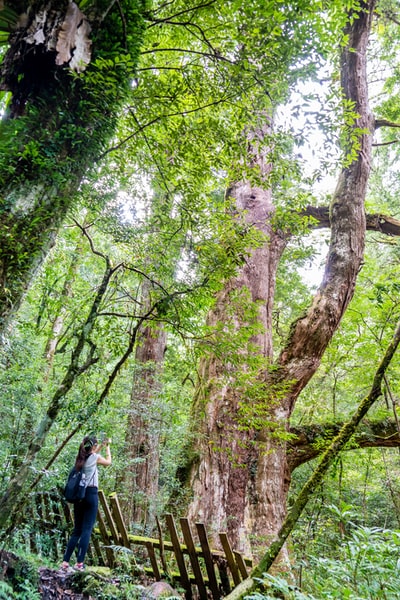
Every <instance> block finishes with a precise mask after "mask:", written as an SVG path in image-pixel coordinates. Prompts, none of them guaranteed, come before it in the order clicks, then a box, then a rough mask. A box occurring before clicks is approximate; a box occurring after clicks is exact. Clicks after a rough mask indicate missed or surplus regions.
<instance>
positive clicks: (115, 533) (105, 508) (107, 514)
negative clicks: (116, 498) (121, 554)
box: [99, 490, 121, 544]
mask: <svg viewBox="0 0 400 600" xmlns="http://www.w3.org/2000/svg"><path fill="white" fill-rule="evenodd" d="M99 500H100V504H101V507H102V509H103V512H104V517H105V520H106V523H107V525H108V527H109V529H110V532H111V537H112V539H113V541H114V543H115V544H120V543H121V540H120V538H119V535H118V530H117V528H116V526H115V523H114V519H113V518H112V514H111V511H110V507H109V506H108V504H107V500H106V497H105V495H104V492H103V491H102V490H99Z"/></svg>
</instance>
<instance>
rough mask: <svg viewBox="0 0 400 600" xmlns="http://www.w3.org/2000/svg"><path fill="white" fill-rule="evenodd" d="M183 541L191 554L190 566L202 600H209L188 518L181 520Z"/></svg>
mask: <svg viewBox="0 0 400 600" xmlns="http://www.w3.org/2000/svg"><path fill="white" fill-rule="evenodd" d="M180 523H181V529H182V533H183V539H184V540H185V543H186V547H187V549H188V552H189V559H190V564H191V565H192V569H193V573H194V576H195V579H196V585H197V588H198V590H199V595H200V598H201V600H207V590H206V586H205V585H204V581H203V573H202V572H201V569H200V563H199V559H198V558H197V553H196V547H195V544H194V540H193V536H192V532H191V530H190V525H189V520H188V519H186V518H181V519H180Z"/></svg>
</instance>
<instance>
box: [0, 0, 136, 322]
mask: <svg viewBox="0 0 400 600" xmlns="http://www.w3.org/2000/svg"><path fill="white" fill-rule="evenodd" d="M4 5H5V7H6V8H7V7H9V8H11V9H14V10H17V11H19V17H18V20H17V22H16V23H15V29H14V31H13V33H12V34H11V35H10V38H9V49H8V51H7V53H6V55H5V58H4V60H3V64H2V66H1V70H0V89H2V90H7V91H10V92H11V94H12V99H11V102H10V108H9V111H8V113H7V115H6V117H7V118H4V119H3V121H2V122H1V124H0V136H1V141H0V331H4V328H5V327H6V325H7V323H8V321H9V319H10V317H11V316H12V315H13V314H14V313H15V311H16V310H17V309H18V307H19V305H20V302H21V300H22V298H23V296H24V293H25V291H26V290H27V288H28V287H29V284H30V281H31V279H32V277H33V274H34V272H35V270H36V269H37V267H38V266H39V265H40V264H41V262H42V260H43V257H44V256H45V255H46V253H47V251H48V249H49V248H50V247H51V245H52V244H53V242H54V239H55V235H56V233H57V229H58V227H59V225H60V223H61V222H62V220H63V219H64V217H65V215H66V213H67V211H68V210H69V208H70V207H71V206H72V204H73V201H74V196H75V194H76V192H77V189H78V186H79V182H80V180H81V178H82V176H83V174H84V173H85V171H86V170H87V169H88V168H89V167H90V166H92V165H93V163H94V162H95V161H96V160H97V159H98V157H99V155H100V154H101V152H102V151H103V150H104V147H105V144H106V143H107V141H108V139H109V138H110V136H111V134H112V133H113V131H114V128H115V124H116V118H117V114H118V111H119V109H120V107H121V105H122V103H123V101H124V99H125V98H126V97H127V94H128V93H129V90H130V85H129V82H130V79H131V77H132V66H131V65H132V61H133V62H136V59H137V56H138V48H139V44H140V40H141V35H142V29H143V24H142V18H141V12H142V10H143V8H142V4H141V0H122V1H121V2H118V3H116V2H111V3H110V2H107V1H106V0H99V2H96V4H95V7H96V8H92V9H90V10H88V13H87V14H83V13H82V12H81V11H80V10H79V8H78V7H77V5H76V4H75V2H69V1H68V0H36V1H34V0H30V1H29V0H26V1H25V2H22V1H21V2H18V3H17V4H16V5H15V3H14V2H12V1H10V0H9V1H7V0H6V1H5V3H4ZM121 12H123V14H124V19H122V18H121ZM93 40H95V41H94V43H93V47H92V42H93ZM124 45H125V47H124ZM117 56H118V57H122V61H124V60H126V61H127V63H128V62H129V66H128V64H126V66H125V65H124V62H122V63H120V68H118V69H117V68H115V69H114V70H112V71H110V69H109V66H107V75H106V72H105V71H104V66H103V67H102V66H101V64H102V63H101V60H102V58H104V57H106V58H107V60H108V61H110V60H113V58H114V57H117ZM124 57H129V60H128V58H126V59H124ZM72 71H76V72H78V73H79V77H78V76H76V75H75V76H73V75H72Z"/></svg>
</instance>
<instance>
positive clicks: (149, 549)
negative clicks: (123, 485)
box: [27, 490, 252, 600]
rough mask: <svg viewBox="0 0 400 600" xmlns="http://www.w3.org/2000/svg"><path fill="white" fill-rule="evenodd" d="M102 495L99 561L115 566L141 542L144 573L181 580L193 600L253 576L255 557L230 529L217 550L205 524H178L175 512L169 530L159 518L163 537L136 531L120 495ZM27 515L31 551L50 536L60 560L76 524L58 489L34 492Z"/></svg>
mask: <svg viewBox="0 0 400 600" xmlns="http://www.w3.org/2000/svg"><path fill="white" fill-rule="evenodd" d="M99 500H100V502H99V511H98V518H97V525H96V528H95V535H93V536H92V538H91V546H90V555H91V556H92V558H93V559H95V558H97V562H98V563H100V564H105V565H108V566H110V567H112V566H114V565H115V562H116V557H117V553H118V551H120V550H121V548H126V549H129V551H131V552H132V556H133V557H135V554H138V549H137V550H136V551H135V547H138V546H139V547H141V548H142V551H141V552H140V554H141V555H142V557H143V563H144V566H143V570H144V571H145V573H147V575H149V576H150V577H154V579H156V580H157V581H160V580H161V579H167V580H168V581H169V582H170V583H172V584H173V585H176V586H178V585H179V586H180V587H181V588H183V590H184V592H185V597H186V598H187V599H188V600H190V598H192V596H193V595H195V596H199V598H200V600H209V598H210V597H212V598H213V600H218V599H219V598H221V596H224V595H226V594H228V593H229V592H230V591H231V590H232V589H233V588H234V587H235V586H236V585H238V584H239V583H240V582H241V581H242V580H243V579H245V578H246V577H247V576H248V571H249V570H250V569H251V566H252V563H251V560H250V559H248V558H245V557H243V556H242V554H241V553H240V552H237V551H236V550H234V549H233V548H232V546H231V543H230V541H229V539H228V536H227V534H226V533H224V532H221V533H219V534H218V536H219V540H220V544H221V548H222V550H216V549H212V548H211V547H210V544H209V540H208V537H207V531H206V528H205V526H204V524H203V523H195V524H194V526H191V524H190V523H189V521H188V519H186V518H183V517H182V518H180V519H179V526H178V525H177V523H176V522H175V519H174V517H173V516H172V515H171V514H166V515H165V528H164V530H165V532H164V533H163V527H162V526H161V524H160V523H158V538H151V537H144V536H138V535H133V534H131V533H130V532H129V531H128V529H127V527H126V524H125V522H124V518H123V515H122V512H121V508H120V504H119V501H118V497H117V495H116V494H111V495H110V496H108V497H106V496H105V495H104V493H103V492H102V491H101V490H100V491H99ZM27 517H28V522H29V521H30V522H31V523H32V524H33V528H32V532H31V535H30V537H29V543H30V547H31V550H34V551H38V552H40V551H43V550H41V549H40V548H39V547H38V546H37V544H38V543H40V542H41V540H42V539H43V537H45V536H48V540H47V542H46V544H47V550H50V554H51V555H52V557H53V558H54V560H58V559H61V557H62V553H63V551H64V549H65V545H66V540H67V539H68V535H69V534H70V531H71V528H72V511H71V510H70V506H69V505H68V504H66V503H65V502H64V501H60V496H59V495H58V494H51V493H45V494H35V495H34V502H33V504H32V505H31V508H30V514H28V515H27ZM178 529H180V532H179V531H178ZM39 530H40V531H39ZM194 586H195V587H194ZM196 588H197V590H196Z"/></svg>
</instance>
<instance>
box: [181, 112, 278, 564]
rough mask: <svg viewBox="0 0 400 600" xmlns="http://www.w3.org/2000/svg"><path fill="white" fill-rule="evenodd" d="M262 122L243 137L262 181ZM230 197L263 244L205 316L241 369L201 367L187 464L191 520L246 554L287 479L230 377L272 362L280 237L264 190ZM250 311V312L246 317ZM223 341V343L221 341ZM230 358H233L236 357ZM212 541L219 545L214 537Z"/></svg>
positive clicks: (213, 360)
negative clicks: (231, 343) (265, 478)
mask: <svg viewBox="0 0 400 600" xmlns="http://www.w3.org/2000/svg"><path fill="white" fill-rule="evenodd" d="M265 121H266V123H265V122H264V124H263V125H262V126H260V127H259V129H258V130H257V131H256V132H255V133H254V135H253V136H252V139H251V140H249V142H250V144H251V152H252V153H251V166H252V167H254V168H258V169H259V170H260V173H261V175H262V176H263V177H267V176H268V174H269V172H270V165H269V164H268V163H267V160H266V155H265V154H263V153H262V152H260V149H259V148H260V144H263V143H265V140H266V139H267V135H268V133H269V131H270V126H269V121H268V119H267V118H265ZM230 195H231V196H232V197H233V198H234V199H235V203H236V209H237V211H238V214H239V216H243V215H245V220H246V222H247V223H248V224H251V225H254V226H255V227H257V229H258V230H259V231H260V232H261V234H262V235H263V239H264V241H263V243H262V244H261V245H260V246H259V247H258V248H255V249H253V250H252V251H251V254H250V256H249V257H248V258H246V262H245V265H244V266H243V267H242V268H241V269H240V272H239V273H238V275H237V277H235V278H233V279H231V280H230V281H228V282H227V283H226V285H225V287H224V289H223V290H222V291H221V292H220V293H219V294H218V296H217V299H216V304H215V307H214V309H213V310H212V311H211V312H210V314H209V316H208V325H209V326H210V327H212V328H217V327H218V326H219V325H220V324H223V325H224V334H223V335H224V337H226V338H231V339H232V338H234V337H235V336H238V341H237V344H238V347H235V348H234V350H233V354H235V353H236V352H237V353H239V354H241V361H240V364H239V366H238V365H235V364H234V363H233V362H231V363H230V364H223V363H222V362H221V360H220V358H219V355H218V354H212V353H210V354H209V355H208V356H206V357H205V358H204V359H203V360H202V362H201V365H200V385H199V388H198V390H197V393H196V398H195V402H194V409H193V414H194V416H193V422H194V423H195V426H196V427H197V430H196V431H195V436H194V439H195V442H194V447H193V448H192V453H193V455H194V456H196V457H199V460H196V459H195V460H194V461H193V464H192V467H191V471H190V487H191V488H192V490H193V500H192V502H191V505H190V509H189V516H190V518H191V519H193V520H200V521H203V522H205V523H207V526H208V528H209V529H212V530H213V532H214V534H216V533H217V532H218V531H227V532H228V534H229V536H230V539H231V541H232V543H233V545H234V547H235V548H237V549H239V550H241V551H243V552H246V553H248V554H250V553H251V544H250V539H251V535H252V532H253V531H254V530H255V529H256V521H257V519H258V518H259V507H260V503H261V500H260V499H261V498H263V499H264V504H265V505H268V527H267V528H265V529H264V531H263V536H266V535H269V534H271V535H272V534H273V532H274V531H275V530H276V528H277V527H278V526H279V524H280V523H281V522H282V518H283V516H284V506H285V497H286V492H287V484H288V482H289V480H288V478H286V475H285V473H286V470H287V468H286V456H285V448H284V446H282V447H281V445H280V444H279V443H278V444H277V443H276V442H275V441H273V440H272V438H270V439H269V440H268V441H267V442H266V444H259V443H258V441H257V431H256V430H255V428H253V427H251V425H250V426H249V425H248V424H247V423H246V419H247V418H248V416H249V415H248V413H246V411H247V410H248V408H249V407H248V406H246V405H245V404H244V401H243V396H244V395H247V394H249V393H251V389H250V388H248V387H247V386H245V389H241V386H240V384H238V381H237V375H236V374H237V370H238V369H241V368H243V369H244V370H247V369H250V368H251V367H250V366H249V364H250V362H251V358H252V356H253V355H254V354H256V355H257V356H258V357H259V358H260V359H261V360H260V362H259V364H257V365H256V366H255V369H256V371H257V376H258V377H259V378H260V377H262V373H263V371H265V369H266V368H268V364H269V363H270V361H271V360H272V336H271V330H272V306H273V297H274V292H275V280H276V269H277V266H278V264H279V259H280V257H281V255H282V252H283V250H284V248H285V245H286V239H285V236H284V235H283V234H282V232H277V231H274V230H273V229H272V227H271V225H270V224H269V220H270V217H271V216H272V214H273V212H274V208H273V205H272V200H271V191H270V190H268V189H262V188H261V187H257V188H256V187H252V186H251V185H250V184H249V183H248V182H247V181H243V182H238V183H237V184H235V185H234V186H233V187H232V189H231V190H230ZM249 307H252V308H250V312H249V311H248V308H249ZM254 327H255V328H256V330H257V331H256V332H254V331H255V330H254ZM246 328H250V329H249V331H250V333H249V336H246V335H245V338H244V339H242V337H241V336H242V335H243V332H244V331H245V329H246ZM252 328H253V330H252ZM225 341H226V339H225V340H224V339H223V340H222V342H221V343H222V344H224V342H225ZM217 344H218V340H217ZM222 352H224V350H223V349H222ZM231 359H232V361H233V360H234V356H232V357H231ZM256 395H257V394H256ZM252 407H253V408H255V412H254V414H252V415H250V416H249V418H250V420H251V421H254V419H257V418H258V415H257V414H256V413H257V408H256V402H253V404H252ZM277 409H278V410H277V412H276V414H274V415H273V416H272V415H271V417H270V418H271V420H273V421H274V422H276V420H278V419H280V418H281V409H280V407H277ZM200 415H201V418H200ZM243 425H244V427H243ZM272 448H273V451H272V452H270V450H271V449H272ZM261 453H265V454H266V458H267V462H268V472H269V478H270V485H269V488H268V490H265V489H264V482H262V481H260V480H259V479H257V478H256V470H257V464H258V463H259V459H260V454H261ZM286 481H287V483H286ZM213 543H214V544H218V538H217V537H215V535H214V537H213Z"/></svg>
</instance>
